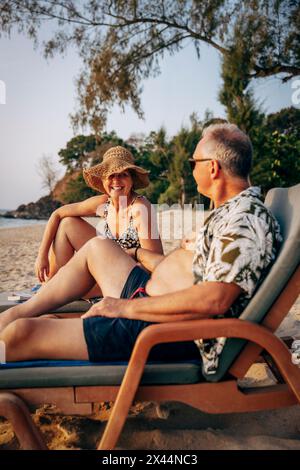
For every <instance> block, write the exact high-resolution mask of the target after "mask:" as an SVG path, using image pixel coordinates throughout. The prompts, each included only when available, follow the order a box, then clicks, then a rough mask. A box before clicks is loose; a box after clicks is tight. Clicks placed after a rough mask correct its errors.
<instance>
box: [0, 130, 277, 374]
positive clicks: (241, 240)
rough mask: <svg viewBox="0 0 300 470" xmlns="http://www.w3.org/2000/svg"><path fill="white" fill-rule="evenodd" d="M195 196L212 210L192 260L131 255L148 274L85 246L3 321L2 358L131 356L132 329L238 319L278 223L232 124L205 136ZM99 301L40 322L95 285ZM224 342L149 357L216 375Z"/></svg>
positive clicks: (168, 347) (100, 244) (272, 248)
mask: <svg viewBox="0 0 300 470" xmlns="http://www.w3.org/2000/svg"><path fill="white" fill-rule="evenodd" d="M191 160H192V161H191V164H192V167H193V176H194V178H195V181H196V183H197V189H198V191H199V192H201V193H202V194H204V195H206V196H208V197H209V198H211V199H212V200H213V202H214V207H215V209H214V210H213V211H212V212H211V214H210V215H209V217H208V219H207V220H206V221H205V224H204V226H203V228H201V230H200V232H199V234H198V239H197V244H196V250H195V253H194V255H193V253H191V252H189V251H187V250H183V249H179V250H175V251H174V252H172V253H171V254H170V255H169V256H166V257H165V256H163V255H159V254H155V253H153V252H151V251H149V250H144V249H142V248H140V249H138V250H135V253H134V254H135V255H136V258H137V261H139V262H141V263H142V265H144V266H145V267H146V268H147V269H148V270H149V271H150V272H151V273H152V274H151V276H150V275H149V274H148V273H147V272H146V271H145V270H143V269H142V268H140V267H139V266H137V264H136V262H135V261H134V260H133V258H132V257H129V256H128V255H127V254H126V253H125V252H124V251H122V250H121V249H120V248H119V247H118V246H116V244H114V243H113V242H112V241H111V240H102V239H98V238H97V237H96V238H94V239H92V240H90V241H89V242H87V243H86V244H85V245H84V246H83V247H82V248H81V249H80V250H79V251H78V252H77V253H76V255H75V256H74V257H73V258H72V259H71V260H70V261H69V262H68V263H67V265H66V266H64V267H62V268H61V269H60V270H59V271H58V272H57V274H56V275H55V276H54V277H53V278H52V279H51V280H50V281H49V282H47V284H46V285H44V286H43V287H42V288H41V289H40V291H39V292H38V293H37V294H36V295H35V296H34V297H33V298H32V299H30V300H29V301H27V302H26V303H24V304H22V305H18V306H16V307H13V308H12V309H10V310H8V311H7V312H5V313H4V314H2V315H1V317H0V331H1V328H2V331H1V333H0V340H2V341H4V342H5V344H6V348H7V360H8V361H15V360H25V359H32V358H53V359H56V358H59V359H90V360H91V361H107V360H121V359H128V358H129V357H130V353H131V351H132V348H133V346H134V343H135V340H136V338H137V336H138V334H139V332H140V331H141V330H142V329H143V328H145V327H146V326H147V325H149V324H151V323H156V322H169V321H181V320H193V319H200V318H208V317H218V316H224V315H226V316H238V315H239V314H240V313H241V311H242V310H243V308H244V307H245V305H246V304H247V302H248V301H249V299H250V298H251V296H252V295H253V292H254V290H255V289H256V287H257V286H258V285H259V283H260V282H261V281H262V280H263V278H264V276H265V275H266V272H267V270H268V268H269V267H270V265H271V263H272V261H273V260H274V259H275V257H276V253H277V250H278V247H279V244H280V241H281V236H280V231H279V226H278V224H277V222H276V220H275V219H274V217H273V216H272V215H271V214H270V212H269V211H268V210H267V208H266V207H265V206H264V205H263V203H262V201H261V199H260V193H259V189H258V188H255V187H251V186H250V181H249V173H250V169H251V161H252V146H251V142H250V139H249V138H248V136H247V135H245V134H244V133H243V132H242V131H241V130H240V129H238V128H237V127H236V126H235V125H232V124H215V125H212V126H209V127H208V128H206V129H205V131H204V133H203V137H202V139H201V140H200V142H199V144H198V145H197V148H196V150H195V152H194V155H193V159H191ZM95 280H96V282H97V284H98V285H99V287H100V289H101V291H102V293H103V296H104V299H103V300H102V301H101V302H99V303H97V304H95V305H94V306H92V307H91V308H90V310H89V311H88V312H87V313H85V314H84V315H83V316H82V317H81V318H75V319H56V318H48V317H46V318H45V317H40V318H37V317H38V316H39V315H42V314H43V313H47V312H49V311H50V310H53V309H54V308H56V307H58V306H60V305H62V304H65V303H66V302H69V301H71V300H74V299H76V298H79V297H82V296H83V295H84V294H85V293H86V292H87V291H88V290H89V289H90V287H91V286H92V285H93V284H94V282H95ZM223 344H224V340H223V339H222V338H218V339H214V340H212V341H206V342H205V343H203V342H202V341H201V339H199V341H196V342H192V341H190V342H184V343H169V344H163V345H158V346H156V347H155V348H153V350H152V351H151V355H150V358H151V359H161V360H172V359H174V360H180V359H184V358H187V357H189V358H192V357H193V358H195V357H199V351H200V353H201V356H202V359H203V362H204V363H203V365H204V370H205V371H206V372H208V373H213V372H214V370H215V368H216V366H217V363H218V355H219V354H220V352H221V350H222V346H223Z"/></svg>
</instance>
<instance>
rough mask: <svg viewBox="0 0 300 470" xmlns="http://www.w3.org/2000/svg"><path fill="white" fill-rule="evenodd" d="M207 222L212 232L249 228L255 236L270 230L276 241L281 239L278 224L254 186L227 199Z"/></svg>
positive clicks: (236, 230) (240, 231) (241, 231)
mask: <svg viewBox="0 0 300 470" xmlns="http://www.w3.org/2000/svg"><path fill="white" fill-rule="evenodd" d="M257 189H258V188H257ZM208 223H209V224H210V225H211V229H212V231H213V233H214V234H220V233H222V232H223V231H224V230H225V231H227V230H228V229H229V230H230V231H231V232H237V233H243V232H244V231H245V230H247V231H249V230H250V231H252V232H253V233H255V234H256V236H257V237H259V235H262V234H263V233H264V236H265V235H267V234H268V233H269V232H272V233H273V235H274V236H275V238H276V239H277V240H278V241H280V240H281V235H280V226H279V224H278V222H277V220H276V219H275V217H274V215H273V214H272V213H271V211H270V210H269V209H268V207H267V206H266V205H265V204H264V202H263V201H262V199H261V197H260V193H259V191H256V188H249V191H243V193H241V195H238V196H237V197H235V198H233V199H232V200H229V201H228V203H225V204H224V205H223V206H222V207H221V208H220V210H219V211H218V210H217V211H216V212H215V214H212V218H211V219H210V220H208Z"/></svg>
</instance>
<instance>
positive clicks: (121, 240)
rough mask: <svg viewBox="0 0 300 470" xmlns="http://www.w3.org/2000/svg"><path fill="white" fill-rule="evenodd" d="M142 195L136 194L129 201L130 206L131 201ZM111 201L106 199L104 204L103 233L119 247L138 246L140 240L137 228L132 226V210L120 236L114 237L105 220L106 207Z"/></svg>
mask: <svg viewBox="0 0 300 470" xmlns="http://www.w3.org/2000/svg"><path fill="white" fill-rule="evenodd" d="M142 197H143V196H140V195H137V196H135V198H134V199H133V201H132V202H131V204H130V206H132V205H133V203H134V202H135V201H136V200H137V199H138V198H142ZM110 203H111V199H108V201H107V202H106V203H105V206H104V214H103V215H104V220H105V225H104V235H105V237H106V238H110V239H111V240H115V242H116V243H118V245H120V247H121V248H125V249H126V248H137V247H138V246H141V244H140V240H139V235H138V232H137V229H136V228H135V227H134V224H133V215H132V212H131V211H130V216H129V226H128V227H127V229H126V230H125V232H124V233H122V235H121V236H120V237H115V236H114V235H113V234H112V233H111V230H110V228H109V226H108V222H107V216H108V208H109V205H110Z"/></svg>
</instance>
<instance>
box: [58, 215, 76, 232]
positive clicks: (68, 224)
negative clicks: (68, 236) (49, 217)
mask: <svg viewBox="0 0 300 470" xmlns="http://www.w3.org/2000/svg"><path fill="white" fill-rule="evenodd" d="M77 223H78V217H72V216H70V217H64V218H63V219H62V220H61V221H60V223H59V226H58V230H60V231H63V232H65V233H68V231H70V230H71V229H72V228H73V227H75V226H76V224H77Z"/></svg>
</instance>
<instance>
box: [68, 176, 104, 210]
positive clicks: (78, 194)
mask: <svg viewBox="0 0 300 470" xmlns="http://www.w3.org/2000/svg"><path fill="white" fill-rule="evenodd" d="M97 194H99V193H98V192H97V191H94V190H93V189H92V188H90V187H89V186H87V184H86V182H85V181H84V179H83V175H82V173H79V175H78V176H77V177H76V178H74V179H71V180H70V181H69V182H68V183H67V187H66V190H65V191H64V193H63V194H62V195H61V200H62V201H63V202H64V203H65V204H70V203H72V202H80V201H84V200H85V199H88V198H89V197H92V196H96V195H97Z"/></svg>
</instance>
